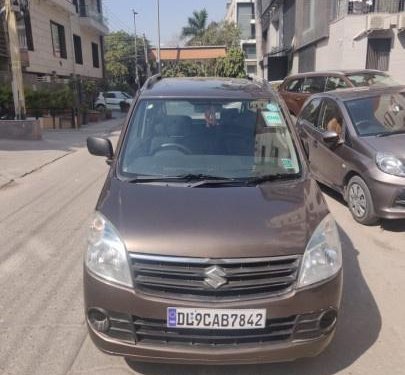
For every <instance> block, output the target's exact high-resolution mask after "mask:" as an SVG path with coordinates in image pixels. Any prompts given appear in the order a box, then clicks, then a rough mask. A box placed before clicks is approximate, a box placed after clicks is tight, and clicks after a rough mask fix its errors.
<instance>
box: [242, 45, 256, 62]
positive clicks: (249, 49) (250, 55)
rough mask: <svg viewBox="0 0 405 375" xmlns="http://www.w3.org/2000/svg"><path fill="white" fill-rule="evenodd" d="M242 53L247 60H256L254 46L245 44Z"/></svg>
mask: <svg viewBox="0 0 405 375" xmlns="http://www.w3.org/2000/svg"><path fill="white" fill-rule="evenodd" d="M243 51H244V52H245V57H246V58H247V59H256V44H245V45H244V46H243Z"/></svg>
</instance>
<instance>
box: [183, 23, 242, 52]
mask: <svg viewBox="0 0 405 375" xmlns="http://www.w3.org/2000/svg"><path fill="white" fill-rule="evenodd" d="M240 36H241V31H240V29H239V27H238V26H237V25H235V23H233V22H226V21H224V22H220V23H217V22H211V23H210V24H209V25H208V27H207V29H206V30H205V31H204V33H203V34H202V35H201V36H199V37H195V38H192V39H190V40H189V41H188V42H187V45H188V46H195V45H203V46H226V47H227V48H234V47H238V46H239V45H240Z"/></svg>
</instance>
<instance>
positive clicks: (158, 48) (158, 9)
mask: <svg viewBox="0 0 405 375" xmlns="http://www.w3.org/2000/svg"><path fill="white" fill-rule="evenodd" d="M157 21H158V22H157V23H158V46H157V63H158V72H159V74H160V73H161V70H162V66H161V61H160V1H159V0H157Z"/></svg>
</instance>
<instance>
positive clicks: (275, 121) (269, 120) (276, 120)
mask: <svg viewBox="0 0 405 375" xmlns="http://www.w3.org/2000/svg"><path fill="white" fill-rule="evenodd" d="M262 113H263V117H264V120H265V121H266V125H267V126H283V121H282V120H281V116H280V113H279V112H267V111H266V112H262Z"/></svg>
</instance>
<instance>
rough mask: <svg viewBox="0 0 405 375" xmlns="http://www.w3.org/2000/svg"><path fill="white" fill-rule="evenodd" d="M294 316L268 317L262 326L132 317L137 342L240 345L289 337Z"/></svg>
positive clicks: (293, 323) (275, 340)
mask: <svg viewBox="0 0 405 375" xmlns="http://www.w3.org/2000/svg"><path fill="white" fill-rule="evenodd" d="M296 319H297V317H296V316H291V317H288V318H282V319H272V320H268V321H267V324H266V327H265V328H263V329H250V330H212V329H184V328H183V329H181V328H168V327H167V326H166V321H164V320H152V319H140V318H134V325H135V334H136V339H137V342H142V343H145V344H148V343H150V344H164V345H166V344H169V345H170V344H172V345H176V344H180V345H181V344H187V345H204V346H219V345H241V344H257V343H267V342H278V341H286V340H289V339H291V337H292V334H293V332H294V326H295V322H296Z"/></svg>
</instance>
